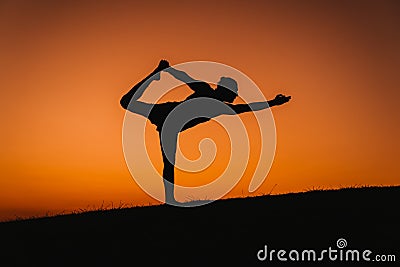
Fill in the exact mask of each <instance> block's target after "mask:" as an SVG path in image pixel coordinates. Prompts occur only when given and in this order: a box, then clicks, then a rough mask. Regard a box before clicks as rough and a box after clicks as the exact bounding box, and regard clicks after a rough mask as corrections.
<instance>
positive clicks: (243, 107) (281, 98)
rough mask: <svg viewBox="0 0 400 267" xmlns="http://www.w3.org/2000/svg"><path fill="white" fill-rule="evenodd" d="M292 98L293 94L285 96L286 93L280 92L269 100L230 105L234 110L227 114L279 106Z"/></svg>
mask: <svg viewBox="0 0 400 267" xmlns="http://www.w3.org/2000/svg"><path fill="white" fill-rule="evenodd" d="M291 98H292V97H291V96H285V95H282V94H279V95H277V96H276V97H275V98H274V99H272V100H269V101H263V102H253V103H250V104H238V105H229V106H230V107H231V108H232V110H230V111H228V112H227V113H226V114H227V115H236V114H240V113H244V112H249V111H257V110H263V109H266V108H270V107H273V106H279V105H282V104H284V103H287V102H289V100H290V99H291Z"/></svg>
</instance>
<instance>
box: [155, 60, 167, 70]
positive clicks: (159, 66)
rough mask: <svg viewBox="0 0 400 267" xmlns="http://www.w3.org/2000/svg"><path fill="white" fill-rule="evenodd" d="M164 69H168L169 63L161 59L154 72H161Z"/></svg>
mask: <svg viewBox="0 0 400 267" xmlns="http://www.w3.org/2000/svg"><path fill="white" fill-rule="evenodd" d="M166 68H169V62H168V61H167V60H165V59H162V60H160V63H158V66H157V68H156V70H157V71H163V70H164V69H166Z"/></svg>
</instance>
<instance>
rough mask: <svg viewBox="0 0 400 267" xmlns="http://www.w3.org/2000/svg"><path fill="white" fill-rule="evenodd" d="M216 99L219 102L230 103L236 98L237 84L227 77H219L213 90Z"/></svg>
mask: <svg viewBox="0 0 400 267" xmlns="http://www.w3.org/2000/svg"><path fill="white" fill-rule="evenodd" d="M215 94H216V96H217V98H218V99H219V100H221V101H224V102H228V103H232V102H233V101H234V100H235V98H236V97H237V96H238V85H237V82H236V81H235V80H234V79H232V78H229V77H221V79H220V80H219V82H218V85H217V89H215Z"/></svg>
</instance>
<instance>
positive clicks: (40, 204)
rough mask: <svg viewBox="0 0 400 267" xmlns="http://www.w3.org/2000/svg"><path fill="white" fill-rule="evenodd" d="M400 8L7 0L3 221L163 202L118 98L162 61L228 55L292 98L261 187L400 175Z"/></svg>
mask: <svg viewBox="0 0 400 267" xmlns="http://www.w3.org/2000/svg"><path fill="white" fill-rule="evenodd" d="M399 14H400V2H399V1H364V0H360V1H336V0H335V1H296V0H293V1H148V2H146V1H40V0H39V1H1V2H0V21H1V23H0V32H1V42H0V48H1V50H0V62H1V64H0V68H1V77H2V83H1V100H0V101H1V106H0V110H1V116H2V130H1V132H0V142H1V148H2V152H1V160H0V164H1V175H0V220H4V219H12V218H15V216H31V215H43V214H45V213H46V212H55V213H57V212H62V211H71V210H76V209H80V208H87V207H90V206H96V207H98V206H100V205H101V203H102V202H103V201H104V203H105V205H109V204H110V203H111V202H113V203H114V205H118V204H119V203H120V202H122V203H132V204H135V205H136V204H137V205H142V204H145V205H147V204H152V203H158V202H157V201H155V200H153V199H152V198H151V197H149V196H147V195H146V194H145V193H144V192H143V191H141V190H140V189H139V187H138V186H137V185H136V184H135V182H134V181H133V179H132V178H131V175H130V173H129V171H128V168H127V166H126V163H125V161H124V155H123V150H122V140H121V135H122V123H123V120H124V114H125V112H124V110H123V109H122V108H121V107H120V106H119V99H120V97H121V96H122V95H123V94H125V93H126V91H127V90H129V89H130V87H131V86H132V85H133V84H135V83H136V82H138V81H139V80H140V79H142V78H143V77H145V76H146V75H147V74H148V73H149V72H150V71H152V70H153V69H154V67H155V66H156V65H157V64H158V61H159V60H160V59H167V60H169V61H170V63H171V64H178V63H182V62H187V61H196V60H201V61H214V62H220V63H223V64H226V65H229V66H232V67H234V68H236V69H238V70H240V71H242V72H243V73H245V74H246V75H247V76H249V77H250V78H251V79H252V80H253V81H254V82H255V83H256V84H257V85H258V86H259V88H260V89H261V90H262V92H263V93H264V95H265V97H266V98H267V99H271V98H273V97H274V96H275V95H276V94H278V93H285V94H288V95H292V96H293V101H291V102H290V103H289V104H287V105H285V106H282V107H276V108H273V109H272V112H273V115H274V119H275V123H276V131H277V148H276V155H275V160H274V163H273V165H272V168H271V171H270V173H269V175H268V177H267V179H266V181H265V182H264V183H263V185H262V186H261V187H260V189H259V190H257V191H256V192H255V194H265V193H269V192H270V191H271V189H272V188H273V187H274V185H276V187H275V188H274V189H273V193H285V192H296V191H303V190H307V189H310V188H313V187H314V188H336V187H342V186H354V185H398V184H400V175H399V162H400V154H399V151H400V142H399V141H398V138H399V136H400V126H399V125H400V124H399V122H400V121H399V114H400V105H399V98H400V75H399V71H400V31H399V26H400V16H399ZM240 90H241V88H239V94H240ZM183 93H187V91H185V92H182V94H183ZM241 116H242V115H241ZM242 119H243V120H251V115H243V116H242ZM152 130H153V131H154V132H153V134H154V135H155V136H156V134H155V133H156V132H155V129H154V128H153V129H152ZM157 144H158V140H157ZM195 152H196V151H194V152H193V153H195ZM153 153H154V154H156V158H157V157H160V155H161V153H160V152H159V151H158V150H157V147H155V148H154V149H153ZM157 153H158V154H157ZM156 160H157V159H156ZM221 164H223V163H221ZM221 166H222V167H223V165H221ZM221 166H219V167H221ZM217 167H218V166H217ZM177 175H180V174H179V173H178V174H177ZM248 182H249V180H248V179H247V180H246V179H244V180H243V181H241V182H240V183H239V184H238V185H237V187H236V188H235V189H234V190H233V191H232V192H231V193H230V194H228V195H227V197H236V196H243V195H246V189H247V188H248Z"/></svg>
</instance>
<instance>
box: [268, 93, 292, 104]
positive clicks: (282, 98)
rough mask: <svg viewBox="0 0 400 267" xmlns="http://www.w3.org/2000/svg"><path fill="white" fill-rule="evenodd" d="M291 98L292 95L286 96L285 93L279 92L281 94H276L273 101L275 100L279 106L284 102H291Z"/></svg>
mask: <svg viewBox="0 0 400 267" xmlns="http://www.w3.org/2000/svg"><path fill="white" fill-rule="evenodd" d="M291 98H292V97H291V96H285V95H282V94H279V95H277V96H275V98H274V100H272V101H273V103H274V105H277V106H278V105H282V104H285V103H287V102H289V100H290V99H291Z"/></svg>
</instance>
